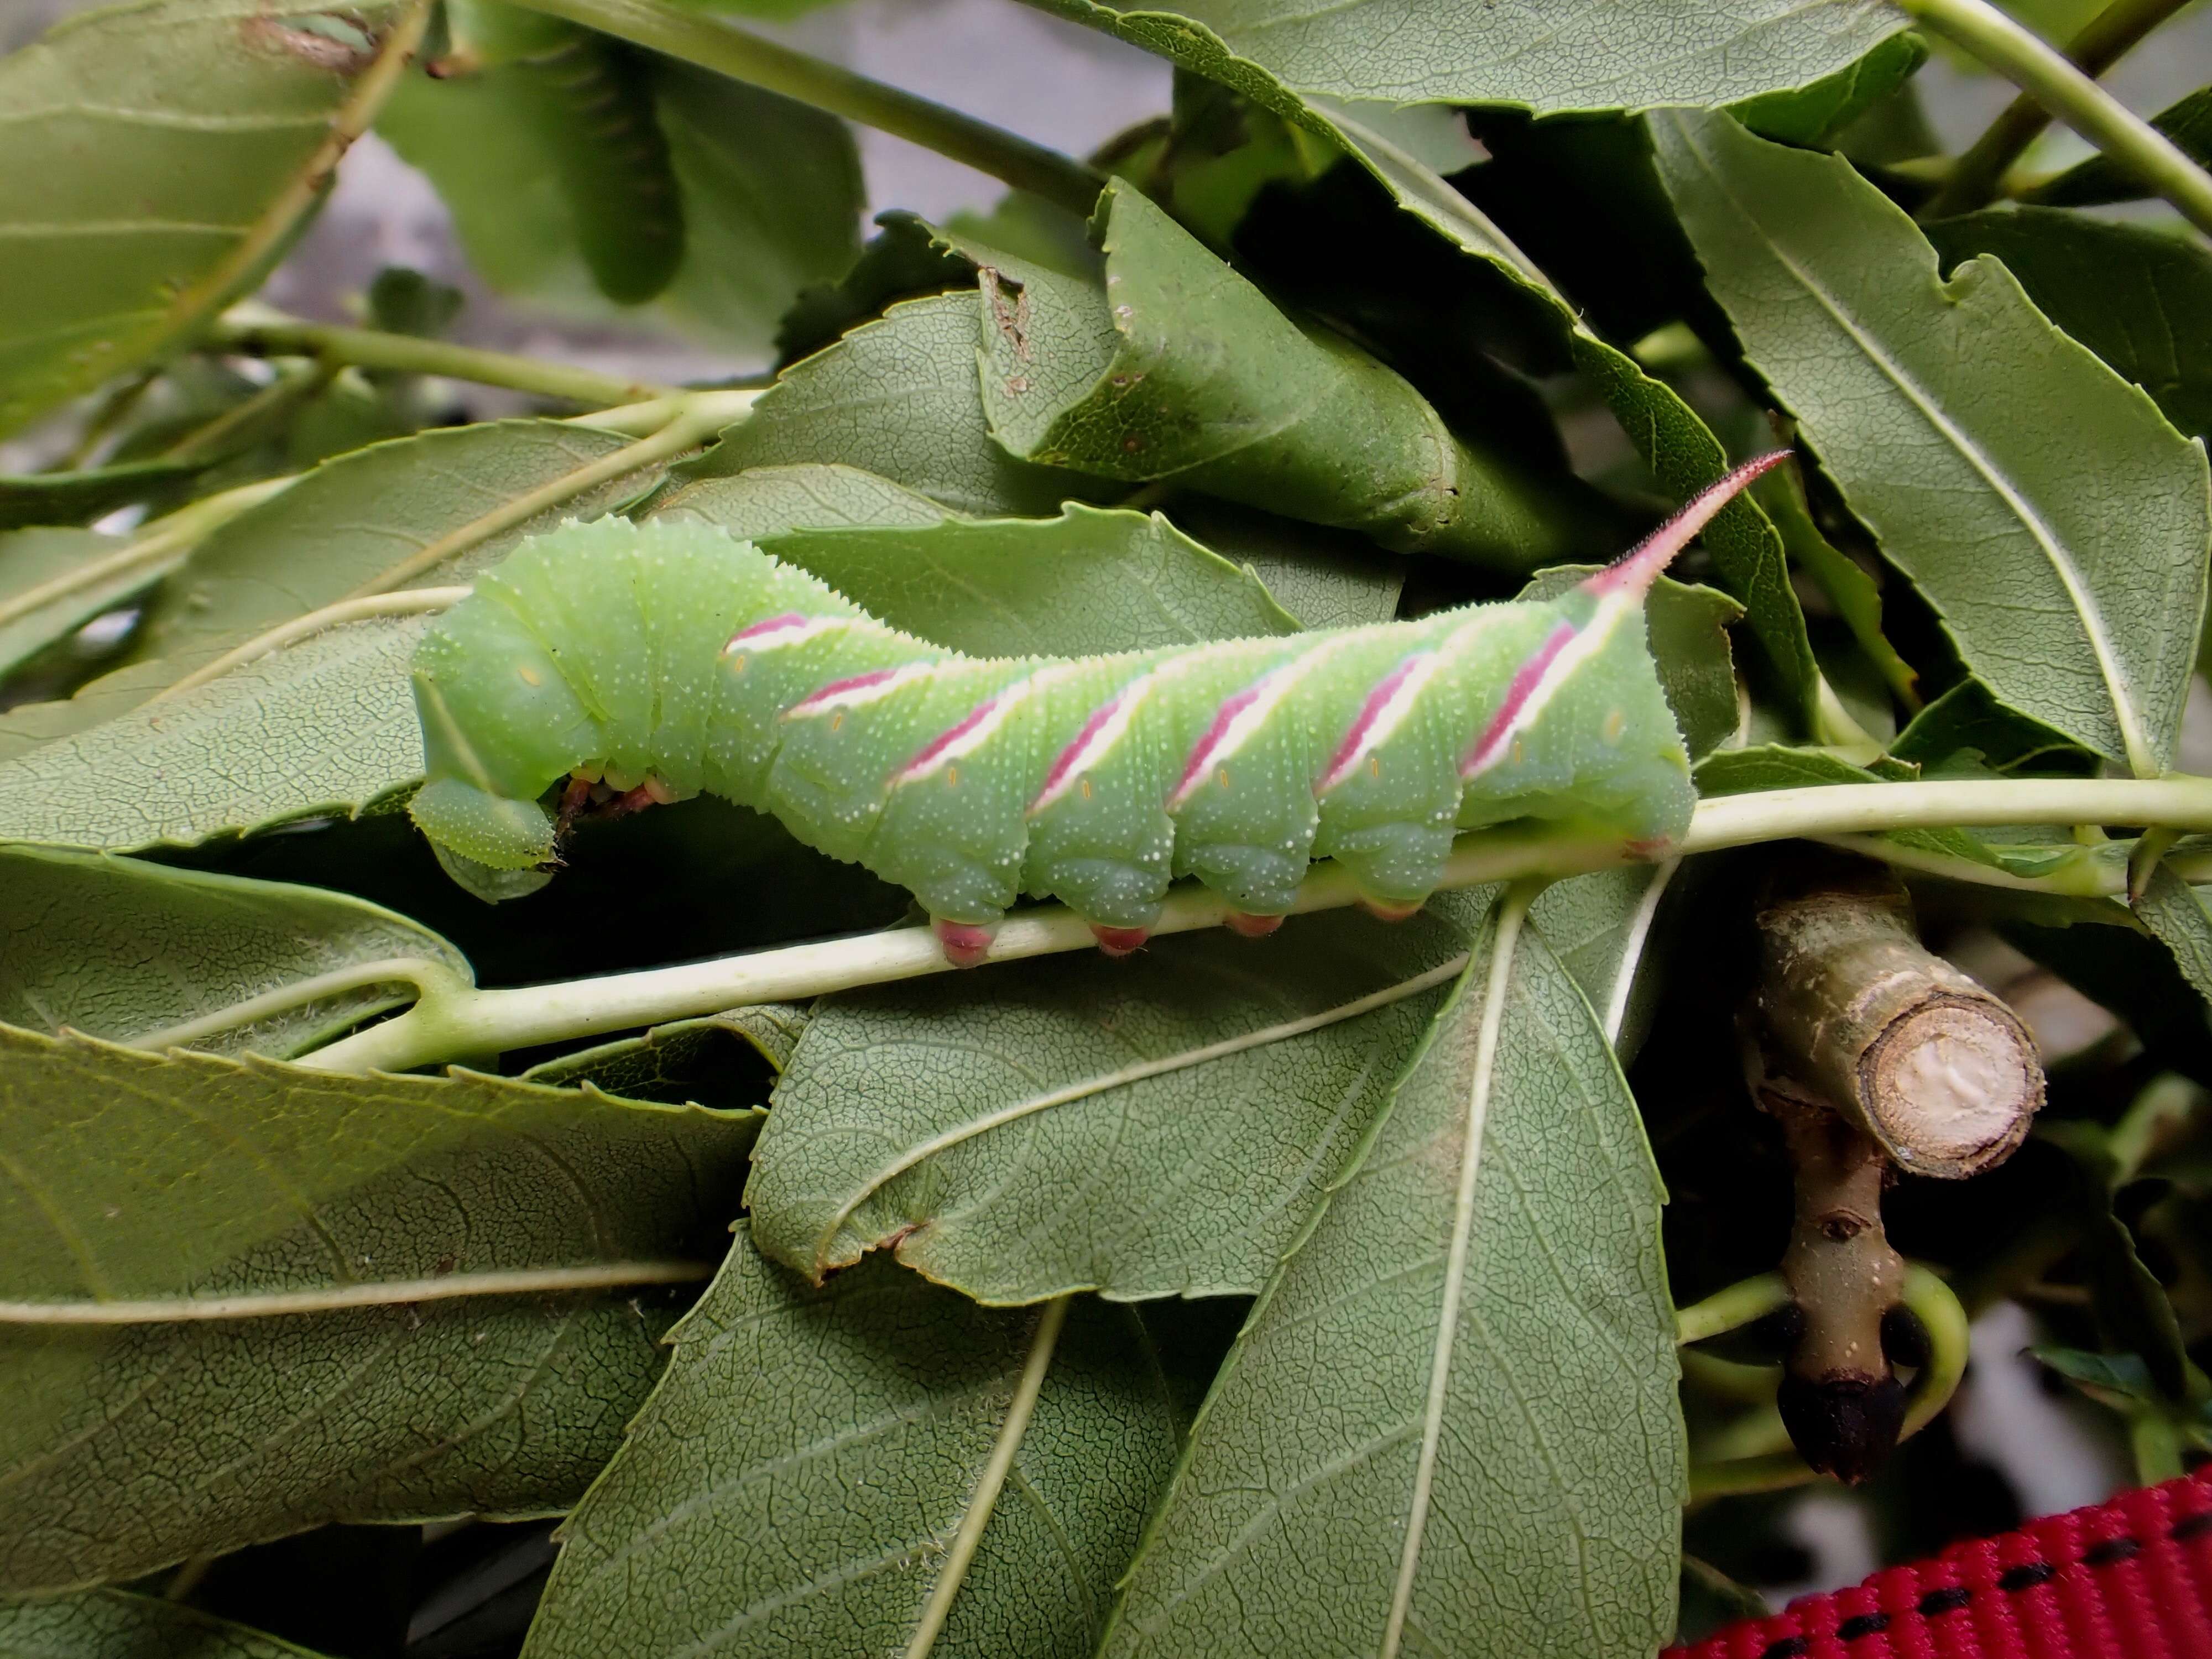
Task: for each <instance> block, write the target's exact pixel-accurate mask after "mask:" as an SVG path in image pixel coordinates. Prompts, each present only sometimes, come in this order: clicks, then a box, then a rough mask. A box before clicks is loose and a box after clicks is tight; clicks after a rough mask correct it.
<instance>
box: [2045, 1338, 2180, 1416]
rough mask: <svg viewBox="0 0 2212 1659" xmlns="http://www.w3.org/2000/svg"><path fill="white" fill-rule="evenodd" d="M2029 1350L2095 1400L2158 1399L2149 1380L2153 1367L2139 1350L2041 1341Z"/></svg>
mask: <svg viewBox="0 0 2212 1659" xmlns="http://www.w3.org/2000/svg"><path fill="white" fill-rule="evenodd" d="M2028 1352H2030V1353H2031V1354H2033V1355H2034V1356H2035V1358H2037V1359H2038V1360H2039V1361H2040V1362H2041V1363H2042V1364H2045V1365H2048V1366H2049V1367H2050V1368H2051V1370H2054V1371H2057V1373H2058V1374H2059V1376H2063V1377H2064V1378H2065V1379H2066V1380H2067V1381H2068V1382H2069V1383H2076V1384H2078V1385H2080V1387H2081V1389H2082V1391H2083V1392H2084V1393H2086V1394H2088V1395H2090V1396H2091V1398H2095V1397H2096V1396H2097V1395H2100V1394H2101V1395H2118V1396H2120V1397H2121V1398H2122V1399H2124V1400H2127V1401H2133V1402H2136V1403H2139V1404H2142V1405H2155V1404H2157V1403H2158V1401H2159V1393H2158V1388H2157V1385H2156V1384H2154V1383H2152V1381H2151V1380H2150V1367H2149V1366H2148V1365H2146V1364H2143V1358H2142V1355H2141V1354H2139V1353H2091V1352H2088V1351H2087V1349H2084V1348H2063V1347H2058V1346H2053V1345H2051V1344H2047V1343H2039V1344H2037V1345H2036V1346H2034V1347H2032V1348H2030V1349H2029V1350H2028Z"/></svg>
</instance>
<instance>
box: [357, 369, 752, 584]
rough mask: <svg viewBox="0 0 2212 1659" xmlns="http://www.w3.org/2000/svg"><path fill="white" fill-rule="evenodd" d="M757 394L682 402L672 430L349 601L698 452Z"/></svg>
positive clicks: (442, 540)
mask: <svg viewBox="0 0 2212 1659" xmlns="http://www.w3.org/2000/svg"><path fill="white" fill-rule="evenodd" d="M760 396H761V394H760V393H759V392H693V393H691V394H690V396H689V397H686V398H679V399H678V400H677V402H676V404H675V405H674V407H675V408H676V409H677V410H678V411H679V412H678V414H677V415H676V416H675V418H674V419H673V420H671V421H670V422H668V424H667V425H666V426H665V427H663V428H660V430H659V431H658V432H656V433H654V434H653V435H652V436H650V437H647V438H641V439H639V440H638V441H636V442H635V443H633V444H625V445H624V446H623V447H622V448H620V449H617V450H616V451H615V452H614V453H612V454H611V455H603V456H601V457H600V458H599V459H598V460H596V461H593V462H592V463H591V465H588V466H580V467H578V468H577V469H576V470H575V471H574V472H564V473H562V475H561V476H560V477H557V478H555V479H553V480H552V481H551V482H550V483H544V484H540V485H539V486H538V488H537V489H533V490H532V491H530V492H529V493H528V494H527V495H518V496H516V497H515V498H514V499H513V501H507V502H505V503H503V504H501V506H498V507H494V508H493V509H492V510H491V511H490V512H489V513H485V514H484V515H483V517H482V518H478V519H471V520H470V521H469V522H468V523H466V524H465V525H463V526H460V528H459V529H458V530H451V531H448V532H446V534H444V535H442V536H441V537H439V538H438V539H437V540H436V541H435V542H432V543H431V544H429V545H428V546H427V547H424V548H422V550H419V551H417V552H415V553H410V554H409V555H408V556H406V557H405V558H404V559H402V560H400V561H399V562H398V563H397V564H395V565H392V566H391V567H390V568H387V569H385V570H383V571H380V572H379V573H378V574H377V575H376V576H375V577H374V579H372V580H368V581H366V582H363V583H362V585H361V586H359V587H356V588H355V589H354V590H353V592H350V593H348V594H345V595H344V596H343V597H344V598H345V599H366V598H368V596H369V595H371V594H374V593H386V592H391V591H392V589H394V588H398V587H404V586H406V585H407V584H408V583H409V582H411V581H413V580H415V579H416V577H418V576H420V575H422V574H424V573H425V572H427V571H431V570H435V569H436V568H438V567H439V566H440V565H441V564H443V563H445V562H446V561H447V560H448V559H451V558H453V556H456V555H457V554H460V553H465V552H466V551H467V550H469V549H471V548H472V547H475V546H477V545H478V544H481V543H483V542H487V541H489V540H490V539H491V538H493V537H494V536H497V535H501V534H503V533H505V532H507V531H509V530H512V529H513V528H514V527H515V526H517V525H521V524H527V523H529V522H530V520H532V519H534V518H536V517H537V516H538V514H539V513H544V512H546V511H548V510H550V508H553V507H558V506H560V505H561V504H562V502H563V501H574V499H575V498H576V497H577V496H579V495H582V494H583V493H584V492H585V491H586V490H588V489H597V488H598V487H599V485H601V484H603V483H612V482H613V481H614V480H615V479H617V478H620V477H627V476H628V475H629V474H630V473H633V472H640V471H644V470H645V469H646V468H647V467H649V466H657V465H659V464H660V463H661V462H663V461H666V460H672V459H675V458H676V457H677V456H678V455H681V454H682V453H684V451H685V450H687V449H693V448H696V447H698V446H699V445H700V444H702V443H704V442H705V441H707V440H708V439H709V438H711V437H713V436H714V435H715V434H716V433H717V432H720V430H721V429H722V428H725V427H726V426H729V425H731V424H732V423H733V422H738V421H741V420H743V419H744V417H745V416H747V415H749V414H750V413H751V412H752V406H753V404H755V403H757V401H758V400H759V398H760Z"/></svg>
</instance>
